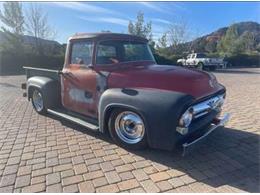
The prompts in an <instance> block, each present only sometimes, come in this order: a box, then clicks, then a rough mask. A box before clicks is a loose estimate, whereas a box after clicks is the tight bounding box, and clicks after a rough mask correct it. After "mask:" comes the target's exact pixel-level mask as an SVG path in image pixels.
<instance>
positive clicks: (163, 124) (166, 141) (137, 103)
mask: <svg viewBox="0 0 260 195" xmlns="http://www.w3.org/2000/svg"><path fill="white" fill-rule="evenodd" d="M193 101H194V98H193V97H192V96H190V95H187V94H183V93H179V92H172V91H165V90H156V89H139V88H131V89H108V90H106V91H105V92H104V93H103V94H102V96H101V99H100V103H99V127H100V131H101V132H105V131H107V129H108V127H107V120H108V117H109V114H110V112H111V110H112V109H114V108H118V107H120V108H128V109H130V110H133V111H136V112H138V113H139V114H140V115H141V116H142V117H143V119H144V122H145V125H146V129H147V131H146V132H147V138H148V144H149V146H150V147H152V148H159V149H166V150H171V149H172V148H173V147H174V145H175V143H176V142H177V141H178V139H179V135H178V133H177V132H176V130H175V129H176V126H177V124H178V121H179V117H180V115H181V114H182V112H184V110H185V109H187V108H188V106H189V105H190V104H191V103H192V102H193Z"/></svg>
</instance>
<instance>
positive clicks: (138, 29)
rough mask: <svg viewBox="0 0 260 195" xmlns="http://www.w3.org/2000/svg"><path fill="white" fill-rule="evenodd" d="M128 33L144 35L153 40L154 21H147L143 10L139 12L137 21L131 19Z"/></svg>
mask: <svg viewBox="0 0 260 195" xmlns="http://www.w3.org/2000/svg"><path fill="white" fill-rule="evenodd" d="M128 33H129V34H132V35H137V36H140V37H144V38H146V39H148V40H149V42H152V22H151V21H150V22H148V23H145V21H144V14H143V13H142V12H138V13H137V17H136V22H134V23H133V22H132V21H129V24H128Z"/></svg>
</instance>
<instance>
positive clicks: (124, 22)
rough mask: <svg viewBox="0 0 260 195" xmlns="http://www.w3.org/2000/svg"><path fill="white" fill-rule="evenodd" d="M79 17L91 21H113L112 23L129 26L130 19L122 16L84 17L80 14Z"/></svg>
mask: <svg viewBox="0 0 260 195" xmlns="http://www.w3.org/2000/svg"><path fill="white" fill-rule="evenodd" d="M78 18H80V19H82V20H86V21H90V22H105V23H111V24H117V25H121V26H128V23H129V20H126V19H122V18H115V17H96V18H90V17H84V16H79V17H78Z"/></svg>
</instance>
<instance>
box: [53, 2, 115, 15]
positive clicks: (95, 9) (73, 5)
mask: <svg viewBox="0 0 260 195" xmlns="http://www.w3.org/2000/svg"><path fill="white" fill-rule="evenodd" d="M51 4H52V5H56V6H58V7H64V8H68V9H72V10H76V11H81V12H87V13H101V14H117V12H115V11H113V10H110V9H106V8H103V7H100V6H96V5H90V4H87V3H81V2H52V3H51Z"/></svg>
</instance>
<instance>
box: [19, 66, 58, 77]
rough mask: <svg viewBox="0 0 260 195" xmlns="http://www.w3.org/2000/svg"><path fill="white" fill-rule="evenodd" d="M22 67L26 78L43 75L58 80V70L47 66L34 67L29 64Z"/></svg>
mask: <svg viewBox="0 0 260 195" xmlns="http://www.w3.org/2000/svg"><path fill="white" fill-rule="evenodd" d="M23 68H24V69H25V74H26V77H27V79H29V78H30V77H33V76H43V77H48V78H52V79H54V80H58V81H59V80H60V76H59V72H60V70H54V69H47V68H35V67H29V66H24V67H23Z"/></svg>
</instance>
